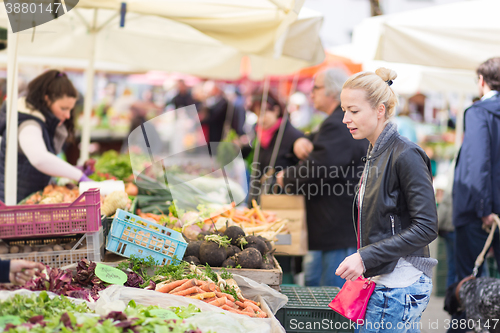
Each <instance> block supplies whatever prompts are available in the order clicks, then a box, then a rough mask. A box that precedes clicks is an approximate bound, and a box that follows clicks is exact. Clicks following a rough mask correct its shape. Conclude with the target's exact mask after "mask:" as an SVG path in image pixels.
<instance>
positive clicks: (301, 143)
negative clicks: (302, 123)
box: [293, 138, 314, 160]
mask: <svg viewBox="0 0 500 333" xmlns="http://www.w3.org/2000/svg"><path fill="white" fill-rule="evenodd" d="M313 149H314V146H313V144H312V142H311V141H309V140H308V139H306V138H299V139H297V140H295V142H294V143H293V153H294V154H295V156H297V158H299V159H301V160H305V159H306V158H307V157H308V156H309V154H310V153H311V152H312V151H313Z"/></svg>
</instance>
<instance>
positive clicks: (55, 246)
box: [54, 245, 64, 251]
mask: <svg viewBox="0 0 500 333" xmlns="http://www.w3.org/2000/svg"><path fill="white" fill-rule="evenodd" d="M54 251H64V248H63V247H62V246H61V245H54Z"/></svg>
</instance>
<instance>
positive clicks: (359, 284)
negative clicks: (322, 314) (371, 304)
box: [328, 276, 375, 322]
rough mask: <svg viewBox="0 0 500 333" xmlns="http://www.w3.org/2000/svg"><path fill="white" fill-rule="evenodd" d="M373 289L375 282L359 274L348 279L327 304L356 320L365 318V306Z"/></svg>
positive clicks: (339, 312)
mask: <svg viewBox="0 0 500 333" xmlns="http://www.w3.org/2000/svg"><path fill="white" fill-rule="evenodd" d="M374 289H375V282H373V281H371V280H370V279H365V278H362V277H361V276H360V277H358V278H357V279H356V281H351V280H348V281H346V282H345V283H344V286H343V287H342V289H340V291H339V293H338V294H337V296H335V298H334V299H333V300H332V301H331V302H330V304H328V306H329V307H330V308H331V309H332V310H333V311H335V312H337V313H338V314H340V315H342V316H344V317H346V318H347V319H350V320H352V321H355V322H358V320H360V319H362V320H364V319H365V312H366V306H367V305H368V301H369V300H370V296H371V295H372V293H373V290H374Z"/></svg>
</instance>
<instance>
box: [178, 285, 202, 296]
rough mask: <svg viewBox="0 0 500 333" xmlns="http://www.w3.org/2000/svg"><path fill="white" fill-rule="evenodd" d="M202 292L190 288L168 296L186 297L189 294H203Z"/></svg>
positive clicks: (196, 288) (198, 289) (195, 288)
mask: <svg viewBox="0 0 500 333" xmlns="http://www.w3.org/2000/svg"><path fill="white" fill-rule="evenodd" d="M203 292H204V291H203V290H201V289H200V288H198V287H191V288H187V289H184V290H181V291H178V292H176V293H173V292H170V294H172V295H177V296H187V295H191V294H194V293H203Z"/></svg>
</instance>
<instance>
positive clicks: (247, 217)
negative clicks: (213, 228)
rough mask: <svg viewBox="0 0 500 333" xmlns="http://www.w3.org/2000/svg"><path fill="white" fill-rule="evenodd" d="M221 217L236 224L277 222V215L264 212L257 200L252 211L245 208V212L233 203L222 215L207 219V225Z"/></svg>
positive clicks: (253, 202) (253, 203)
mask: <svg viewBox="0 0 500 333" xmlns="http://www.w3.org/2000/svg"><path fill="white" fill-rule="evenodd" d="M219 217H226V218H230V219H232V220H233V221H234V222H236V223H251V224H253V225H258V224H266V223H274V222H276V214H275V213H271V212H266V211H263V210H262V209H260V207H259V205H258V204H257V202H256V201H255V200H252V208H251V209H248V208H246V207H245V208H244V209H243V210H238V209H236V208H235V205H234V202H233V203H232V204H231V208H229V209H226V210H225V211H224V212H223V213H221V214H218V215H216V216H211V217H210V218H207V219H205V223H212V222H213V221H217V219H218V218H219Z"/></svg>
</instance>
